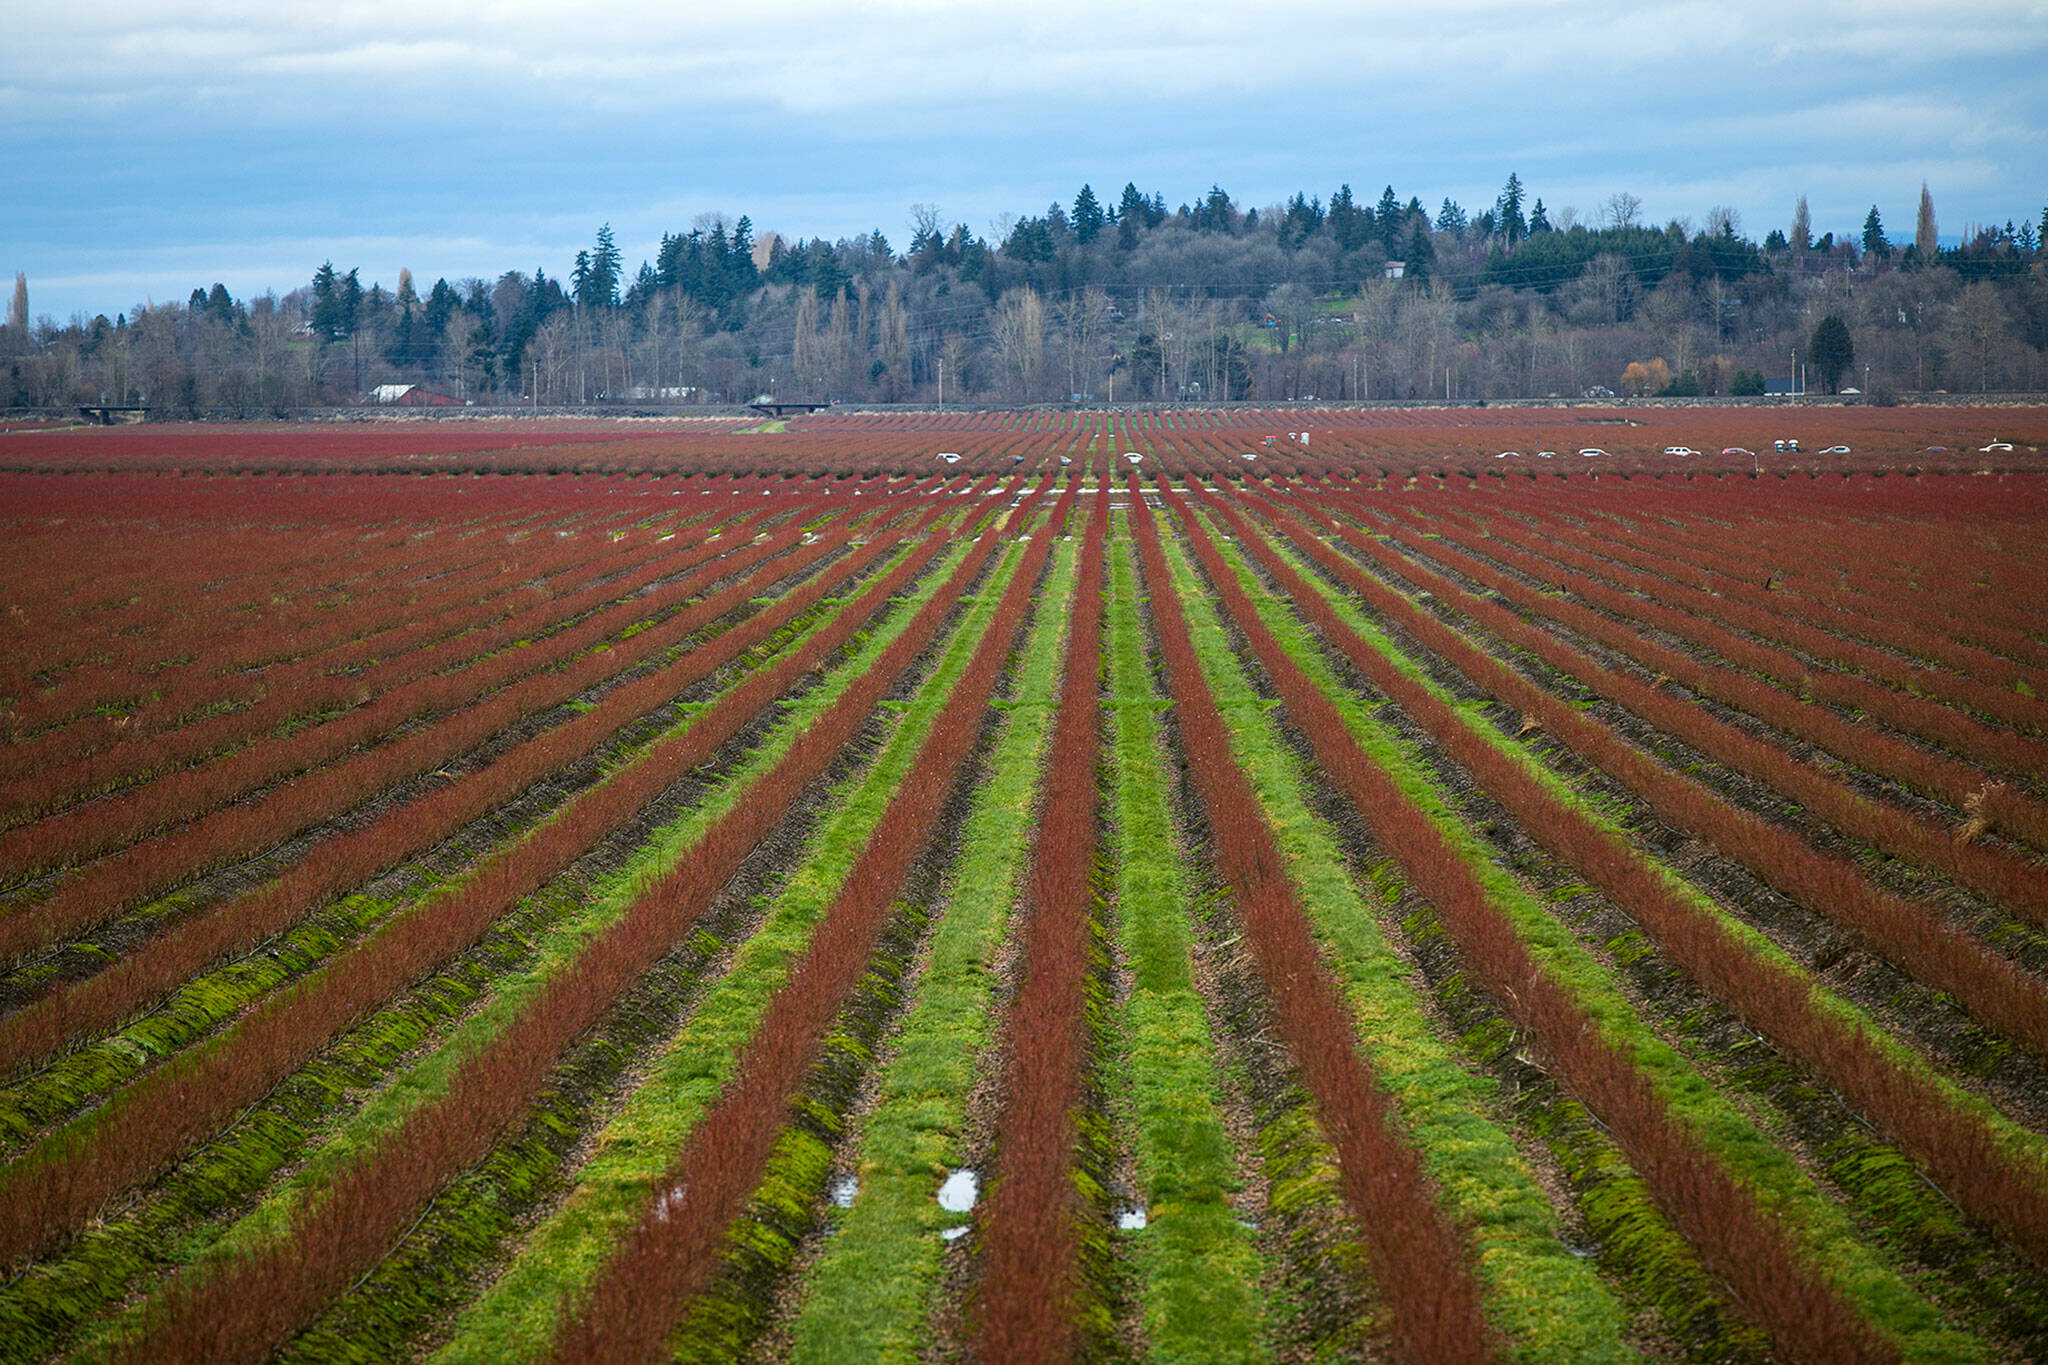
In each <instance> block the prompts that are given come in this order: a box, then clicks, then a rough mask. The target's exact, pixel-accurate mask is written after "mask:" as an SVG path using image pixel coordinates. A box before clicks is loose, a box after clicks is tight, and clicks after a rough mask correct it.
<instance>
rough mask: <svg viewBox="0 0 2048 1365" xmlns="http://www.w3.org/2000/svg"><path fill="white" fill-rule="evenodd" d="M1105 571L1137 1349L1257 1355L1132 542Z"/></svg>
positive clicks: (1252, 1272)
mask: <svg viewBox="0 0 2048 1365" xmlns="http://www.w3.org/2000/svg"><path fill="white" fill-rule="evenodd" d="M1117 544H1118V546H1119V548H1122V547H1124V546H1126V545H1127V544H1128V542H1127V541H1124V540H1121V539H1120V540H1119V541H1118V542H1117ZM1110 578H1111V584H1112V591H1111V595H1110V599H1109V603H1108V609H1107V619H1108V625H1109V650H1108V654H1109V683H1110V696H1111V702H1110V718H1109V719H1110V751H1111V755H1112V759H1113V771H1114V773H1115V793H1116V795H1115V801H1114V803H1113V805H1112V812H1113V813H1112V818H1111V821H1110V836H1109V837H1110V851H1111V854H1112V857H1113V859H1114V864H1115V867H1116V908H1117V914H1116V922H1117V934H1118V940H1119V944H1120V947H1121V949H1122V953H1123V957H1124V959H1125V962H1126V964H1127V966H1128V968H1129V971H1130V973H1131V989H1130V993H1129V995H1128V997H1127V998H1126V999H1125V1001H1124V1002H1123V1005H1122V1006H1121V1008H1120V1009H1119V1010H1118V1015H1119V1018H1118V1024H1119V1025H1120V1032H1121V1034H1122V1038H1123V1043H1124V1055H1123V1056H1122V1057H1121V1058H1119V1059H1118V1065H1117V1069H1118V1071H1119V1072H1120V1077H1119V1079H1122V1080H1124V1081H1125V1082H1127V1084H1128V1092H1127V1093H1128V1095H1129V1098H1130V1104H1131V1109H1132V1113H1133V1116H1134V1118H1135V1120H1136V1122H1135V1132H1134V1134H1133V1138H1134V1143H1133V1145H1134V1153H1135V1158H1136V1168H1137V1182H1138V1187H1139V1189H1140V1190H1141V1191H1142V1193H1143V1195H1144V1200H1145V1205H1146V1219H1147V1222H1146V1226H1145V1228H1144V1229H1143V1231H1141V1232H1138V1233H1136V1234H1133V1236H1134V1237H1135V1239H1136V1240H1135V1245H1136V1261H1137V1266H1138V1274H1139V1279H1140V1314H1141V1318H1142V1322H1143V1325H1144V1331H1145V1347H1146V1353H1147V1355H1148V1356H1149V1357H1150V1358H1151V1359H1153V1360H1158V1361H1171V1362H1182V1361H1257V1360H1265V1359H1269V1358H1270V1357H1271V1350H1270V1347H1269V1342H1268V1329H1267V1324H1266V1321H1265V1315H1264V1313H1263V1312H1262V1310H1261V1304H1260V1302H1259V1299H1260V1296H1259V1294H1258V1292H1257V1289H1256V1286H1257V1285H1258V1283H1259V1281H1260V1279H1261V1277H1262V1276H1261V1271H1262V1266H1261V1260H1260V1257H1259V1254H1258V1251H1257V1248H1256V1247H1255V1246H1254V1245H1253V1240H1252V1234H1251V1231H1250V1230H1249V1229H1248V1228H1247V1227H1246V1226H1245V1225H1244V1224H1243V1223H1242V1222H1241V1221H1239V1219H1238V1217H1237V1212H1236V1210H1235V1209H1234V1208H1233V1207H1232V1206H1231V1203H1230V1195H1231V1194H1232V1193H1233V1192H1234V1191H1235V1190H1236V1189H1237V1188H1238V1178H1237V1169H1236V1163H1235V1161H1234V1159H1233V1157H1232V1152H1231V1143H1230V1138H1229V1135H1228V1134H1227V1133H1225V1132H1224V1129H1223V1121H1222V1118H1221V1116H1220V1102H1219V1100H1218V1091H1217V1070H1216V1063H1215V1043H1214V1039H1213V1036H1212V1033H1211V1030H1210V1025H1209V1019H1208V1015H1207V1014H1206V1012H1205V1011H1204V1009H1203V1005H1202V998H1201V996H1200V995H1199V994H1198V993H1197V992H1196V990H1195V983H1194V972H1193V968H1192V967H1191V965H1190V962H1189V944H1190V938H1191V930H1190V926H1189V919H1188V917H1189V912H1190V908H1191V906H1192V904H1193V901H1194V897H1193V894H1192V890H1191V887H1190V882H1189V877H1188V873H1187V868H1186V865H1185V859H1184V858H1183V856H1182V854H1181V852H1180V839H1179V837H1178V832H1177V831H1176V829H1175V827H1174V821H1173V814H1172V809H1171V807H1170V805H1169V798H1168V789H1167V772H1168V764H1167V760H1166V754H1165V751H1164V749H1163V748H1162V747H1161V738H1160V733H1159V731H1160V726H1159V718H1158V701H1159V699H1158V698H1157V696H1156V695H1155V694H1154V690H1153V685H1152V674H1151V670H1150V669H1149V668H1148V667H1147V665H1146V661H1145V639H1144V633H1143V628H1142V626H1141V625H1140V623H1139V620H1138V600H1139V593H1138V585H1137V579H1136V575H1135V574H1134V573H1133V571H1132V568H1131V561H1130V556H1129V554H1128V553H1120V554H1115V555H1112V556H1111V570H1110Z"/></svg>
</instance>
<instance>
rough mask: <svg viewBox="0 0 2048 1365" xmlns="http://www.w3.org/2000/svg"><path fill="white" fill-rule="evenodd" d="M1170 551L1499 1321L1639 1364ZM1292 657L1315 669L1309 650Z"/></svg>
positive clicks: (1570, 1353) (1201, 642)
mask: <svg viewBox="0 0 2048 1365" xmlns="http://www.w3.org/2000/svg"><path fill="white" fill-rule="evenodd" d="M1165 548H1166V550H1167V564H1168V566H1169V569H1170V571H1171V572H1172V575H1173V578H1174V582H1175V584H1176V586H1177V587H1178V589H1179V591H1180V593H1181V600H1182V603H1183V606H1184V609H1185V612H1186V616H1187V622H1188V628H1189V633H1190V635H1191V636H1192V637H1193V640H1194V645H1195V651H1196V654H1197V655H1198V657H1199V658H1200V659H1201V662H1202V668H1203V673H1204V675H1205V676H1206V677H1207V679H1208V681H1209V686H1210V688H1211V690H1212V691H1213V692H1214V693H1215V696H1216V705H1217V706H1218V708H1219V709H1221V710H1222V712H1223V714H1224V715H1225V717H1227V718H1228V719H1229V721H1230V724H1231V745H1232V749H1233V752H1234V753H1235V754H1236V757H1237V760H1238V763H1239V764H1240V765H1241V766H1242V767H1243V768H1244V770H1245V772H1246V774H1247V776H1249V777H1250V778H1251V779H1252V785H1253V787H1254V788H1255V789H1256V790H1257V792H1258V794H1259V799H1260V803H1261V804H1262V805H1263V806H1264V807H1265V811H1266V818H1267V819H1268V820H1269V821H1270V822H1271V823H1272V826H1273V830H1274V833H1275V834H1276V835H1277V836H1278V839H1279V842H1280V848H1281V852H1282V854H1283V855H1284V856H1285V857H1286V858H1287V861H1288V870H1289V873H1290V875H1291V876H1292V877H1293V878H1294V881H1295V885H1296V886H1297V888H1298V889H1299V890H1300V892H1301V901H1302V905H1303V906H1304V908H1305V909H1306V910H1307V911H1308V913H1309V915H1310V918H1311V919H1312V920H1313V922H1314V927H1315V931H1316V936H1317V938H1318V939H1319V940H1320V941H1321V942H1322V943H1323V945H1324V946H1325V948H1326V949H1327V950H1328V952H1329V959H1328V960H1329V964H1330V966H1331V968H1332V970H1333V971H1335V973H1336V975H1337V978H1338V980H1339V982H1340V983H1341V984H1342V986H1343V988H1344V991H1345V995H1346V998H1347V1000H1348V1001H1349V1003H1350V1005H1351V1009H1352V1014H1353V1017H1354V1018H1355V1019H1356V1020H1357V1021H1358V1034H1359V1041H1360V1045H1361V1047H1362V1049H1363V1050H1364V1052H1365V1054H1366V1056H1367V1057H1368V1058H1369V1059H1370V1061H1371V1063H1372V1066H1373V1069H1374V1071H1375V1072H1376V1073H1377V1074H1378V1076H1379V1081H1380V1084H1381V1086H1382V1087H1384V1088H1385V1090H1386V1091H1387V1093H1388V1094H1390V1095H1392V1096H1394V1098H1395V1099H1396V1101H1397V1102H1398V1103H1399V1105H1400V1111H1401V1118H1402V1121H1403V1122H1404V1123H1405V1124H1406V1126H1407V1128H1408V1131H1409V1133H1410V1134H1411V1135H1412V1137H1413V1139H1414V1141H1415V1143H1416V1145H1417V1146H1418V1147H1419V1148H1420V1149H1421V1151H1422V1155H1423V1159H1424V1163H1425V1165H1426V1167H1427V1169H1428V1170H1429V1173H1430V1177H1431V1178H1432V1179H1433V1180H1435V1181H1436V1182H1437V1185H1438V1188H1439V1189H1440V1190H1441V1192H1442V1197H1443V1199H1444V1200H1445V1202H1446V1204H1447V1206H1448V1207H1449V1209H1450V1211H1451V1213H1452V1214H1453V1216H1455V1217H1457V1218H1460V1219H1463V1220H1465V1221H1467V1222H1468V1223H1469V1224H1470V1225H1471V1228H1472V1242H1473V1246H1474V1248H1475V1249H1476V1251H1477V1253H1478V1271H1479V1275H1480V1277H1481V1279H1482V1280H1483V1281H1484V1282H1485V1284H1486V1286H1487V1289H1488V1293H1487V1304H1486V1308H1487V1315H1488V1317H1489V1318H1490V1319H1491V1320H1492V1321H1493V1322H1494V1323H1496V1324H1497V1325H1498V1326H1499V1327H1500V1329H1501V1331H1502V1332H1503V1333H1504V1334H1505V1335H1506V1337H1507V1338H1508V1339H1509V1341H1510V1342H1511V1343H1512V1345H1513V1348H1514V1350H1515V1353H1516V1355H1517V1356H1518V1357H1519V1358H1521V1359H1526V1360H1532V1361H1553V1360H1574V1361H1587V1360H1627V1359H1632V1358H1633V1353H1632V1352H1631V1351H1630V1350H1629V1348H1628V1347H1627V1346H1626V1345H1625V1344H1624V1343H1623V1342H1622V1340H1621V1332H1622V1329H1623V1325H1624V1323H1623V1316H1624V1315H1623V1313H1622V1310H1621V1308H1620V1306H1619V1305H1618V1304H1617V1303H1616V1302H1615V1300H1614V1298H1613V1297H1612V1295H1610V1294H1609V1293H1608V1291H1607V1288H1606V1286H1605V1285H1604V1284H1602V1283H1601V1281H1600V1278H1599V1276H1598V1275H1597V1274H1596V1273H1595V1272H1594V1270H1593V1268H1592V1266H1591V1265H1590V1264H1589V1263H1588V1262H1587V1261H1586V1260H1585V1259H1584V1258H1583V1257H1580V1256H1576V1255H1574V1254H1573V1253H1572V1252H1571V1251H1570V1250H1569V1249H1568V1248H1566V1247H1565V1246H1564V1244H1563V1243H1562V1242H1561V1241H1560V1240H1559V1239H1558V1236H1557V1227H1556V1212H1555V1210H1553V1209H1552V1208H1551V1206H1550V1202H1549V1200H1548V1199H1546V1198H1545V1197H1544V1194H1543V1191H1542V1189H1541V1188H1540V1187H1539V1186H1538V1185H1537V1183H1536V1180H1535V1178H1534V1176H1533V1175H1532V1174H1531V1172H1530V1171H1529V1168H1528V1166H1527V1164H1526V1163H1525V1162H1524V1161H1523V1160H1522V1157H1521V1155H1520V1153H1519V1152H1518V1151H1517V1150H1516V1148H1515V1144H1514V1139H1513V1138H1512V1137H1511V1136H1510V1135H1509V1133H1508V1132H1507V1131H1506V1130H1505V1129H1503V1128H1502V1127H1501V1126H1500V1125H1499V1124H1497V1123H1495V1122H1494V1121H1493V1120H1492V1119H1491V1118H1489V1117H1488V1116H1487V1115H1488V1113H1489V1111H1497V1110H1498V1109H1499V1107H1500V1100H1499V1096H1498V1093H1497V1087H1496V1086H1495V1084H1494V1083H1493V1081H1492V1080H1491V1079H1490V1078H1487V1077H1483V1076H1475V1075H1473V1074H1472V1073H1470V1072H1468V1071H1466V1070H1465V1069H1464V1067H1463V1066H1461V1065H1460V1064H1459V1061H1458V1058H1457V1055H1456V1052H1455V1050H1454V1049H1453V1048H1452V1047H1450V1046H1449V1045H1447V1044H1445V1043H1444V1042H1442V1041H1440V1040H1439V1039H1438V1038H1437V1037H1436V1035H1435V1033H1434V1032H1433V1031H1432V1030H1431V1028H1430V1026H1429V1021H1428V1019H1427V1018H1426V1017H1425V1016H1424V1015H1423V1013H1422V1009H1421V1006H1420V1004H1419V1002H1418V1000H1417V997H1416V990H1415V988H1414V987H1411V986H1410V985H1409V984H1408V982H1407V980H1406V979H1405V978H1406V977H1408V975H1409V973H1410V968H1409V967H1408V965H1407V964H1406V963H1405V962H1404V961H1402V959H1401V958H1400V957H1399V956H1398V955H1397V954H1396V953H1395V952H1394V951H1393V949H1392V948H1391V947H1390V946H1389V945H1388V943H1387V942H1386V940H1385V939H1384V938H1383V937H1382V936H1381V934H1380V932H1379V928H1378V918H1377V915H1376V911H1375V907H1373V906H1370V905H1368V904H1367V903H1366V902H1365V900H1364V899H1363V898H1362V897H1361V895H1360V893H1359V890H1358V888H1357V886H1355V885H1354V884H1353V882H1352V879H1351V877H1350V876H1349V874H1348V872H1347V870H1346V867H1345V860H1344V855H1343V853H1342V851H1341V850H1340V848H1339V847H1338V845H1337V841H1336V838H1335V836H1334V835H1333V834H1332V833H1331V831H1330V830H1329V829H1328V828H1327V826H1326V825H1325V824H1324V823H1323V821H1322V820H1321V818H1320V817H1318V816H1317V815H1316V814H1315V813H1314V812H1313V811H1312V810H1311V809H1310V808H1309V804H1308V801H1307V799H1306V797H1305V796H1304V794H1303V773H1302V769H1301V760H1300V759H1299V758H1298V757H1297V756H1296V754H1295V753H1294V751H1293V750H1292V749H1290V748H1289V747H1288V746H1287V744H1286V742H1285V741H1284V740H1283V739H1282V738H1281V736H1280V734H1279V731H1278V729H1277V727H1276V726H1275V725H1274V723H1273V720H1272V718H1271V717H1270V716H1269V715H1268V714H1267V712H1268V711H1269V710H1270V709H1271V707H1272V706H1273V705H1274V703H1269V702H1268V701H1267V700H1266V699H1265V698H1263V697H1261V696H1259V695H1258V693H1257V692H1256V691H1255V690H1254V689H1253V687H1252V685H1251V683H1250V681H1249V680H1248V679H1247V678H1246V677H1245V674H1244V670H1243V668H1242V667H1241V666H1240V664H1239V662H1238V659H1237V656H1236V655H1235V653H1233V652H1232V650H1231V648H1230V643H1229V640H1228V639H1227V637H1226V636H1225V634H1224V630H1223V626H1222V624H1221V622H1220V621H1219V620H1218V619H1217V615H1216V610H1215V607H1214V605H1213V603H1212V600H1211V599H1210V598H1209V597H1208V596H1207V594H1206V593H1205V592H1204V590H1203V588H1202V586H1201V584H1200V582H1199V581H1198V580H1197V579H1196V577H1195V575H1194V571H1193V569H1192V568H1191V567H1190V565H1189V563H1188V561H1187V559H1186V556H1185V553H1184V551H1183V550H1182V547H1181V546H1180V544H1179V543H1178V542H1177V541H1174V540H1168V541H1167V543H1166V547H1165ZM1276 634H1277V632H1276ZM1281 638H1282V640H1283V642H1287V641H1286V637H1284V636H1283V637H1281ZM1291 648H1292V652H1293V653H1294V654H1295V657H1296V658H1297V659H1301V660H1302V662H1303V663H1304V665H1307V664H1308V663H1309V660H1307V659H1305V658H1303V657H1302V654H1303V651H1302V649H1301V648H1300V647H1298V646H1291ZM1311 676H1316V675H1314V674H1311ZM1318 681H1319V682H1320V681H1321V679H1320V678H1318ZM1346 718H1347V720H1348V719H1349V716H1347V717H1346ZM1385 908H1386V907H1384V906H1381V907H1378V909H1379V910H1380V911H1384V910H1385Z"/></svg>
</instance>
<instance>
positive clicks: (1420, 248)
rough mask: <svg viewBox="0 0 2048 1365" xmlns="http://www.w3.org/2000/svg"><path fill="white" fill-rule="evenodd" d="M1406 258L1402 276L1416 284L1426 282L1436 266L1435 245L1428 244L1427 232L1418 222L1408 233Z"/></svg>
mask: <svg viewBox="0 0 2048 1365" xmlns="http://www.w3.org/2000/svg"><path fill="white" fill-rule="evenodd" d="M1407 259H1408V265H1407V268H1406V269H1405V270H1404V271H1403V272H1402V278H1403V279H1406V280H1412V281H1414V282H1415V283H1416V284H1418V285H1420V284H1424V283H1427V282H1428V280H1429V277H1430V275H1431V274H1432V273H1433V272H1434V268H1435V266H1436V247H1434V246H1433V245H1431V244H1430V240H1429V232H1428V231H1427V230H1426V229H1425V228H1424V227H1423V226H1422V224H1421V223H1419V222H1418V223H1417V224H1416V225H1415V229H1414V231H1412V232H1410V233H1409V234H1408V258H1407Z"/></svg>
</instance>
